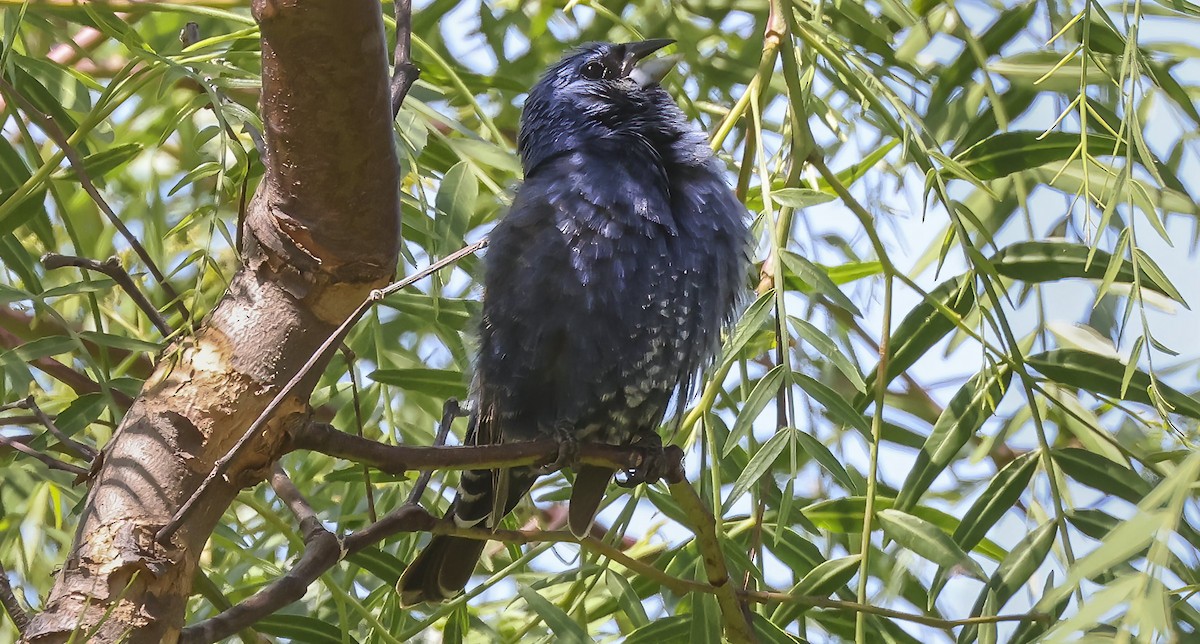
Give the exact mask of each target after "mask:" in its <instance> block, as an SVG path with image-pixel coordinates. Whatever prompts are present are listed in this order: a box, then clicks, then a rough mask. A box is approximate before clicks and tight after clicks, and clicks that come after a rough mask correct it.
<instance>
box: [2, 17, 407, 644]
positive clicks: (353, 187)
mask: <svg viewBox="0 0 1200 644" xmlns="http://www.w3.org/2000/svg"><path fill="white" fill-rule="evenodd" d="M253 10H254V15H255V18H256V19H257V20H258V21H259V24H260V27H261V31H262V42H263V94H262V109H263V119H264V124H265V136H266V143H267V155H266V165H267V173H266V177H265V179H264V180H263V182H262V184H261V185H260V186H259V188H258V191H257V192H256V194H255V198H254V200H253V201H252V203H251V206H250V210H249V212H248V214H247V218H246V229H245V231H244V232H245V241H244V243H243V248H242V249H241V252H242V258H243V267H242V269H241V270H240V271H239V272H238V273H237V275H236V276H235V277H234V279H233V281H232V283H231V285H230V288H229V290H228V291H227V292H226V293H225V295H224V297H223V298H222V299H221V301H220V303H219V304H218V305H217V306H216V308H215V309H214V310H213V311H212V313H211V314H210V315H209V317H208V319H207V320H206V321H205V323H204V324H203V325H202V327H201V328H200V329H199V330H198V331H197V333H196V334H195V335H194V336H192V337H190V338H186V339H183V340H181V341H179V342H176V343H175V344H173V345H172V346H171V347H169V348H168V349H167V350H166V351H165V352H164V354H163V355H162V357H161V358H160V360H159V362H158V364H157V366H156V368H155V371H154V373H153V375H151V377H150V378H149V379H148V380H147V381H146V384H145V386H144V387H143V389H142V392H141V394H140V395H139V396H138V398H137V400H136V401H134V404H133V406H132V407H131V408H130V409H129V412H128V413H127V414H126V416H125V418H124V419H123V420H122V421H121V424H120V427H119V428H118V430H117V432H116V433H115V435H114V436H113V439H112V441H111V442H109V444H108V445H107V446H105V448H104V450H103V452H102V454H101V457H100V458H101V459H102V462H101V463H99V464H98V467H97V468H96V469H95V471H96V472H97V474H96V477H95V480H94V481H93V484H92V488H91V490H90V492H89V494H88V497H87V501H86V504H85V506H84V510H83V514H82V516H81V517H80V521H79V526H78V529H77V532H76V535H75V543H74V545H73V548H72V550H71V552H70V554H69V555H68V557H67V561H66V563H65V564H64V566H63V568H62V571H61V572H60V574H59V577H58V579H57V581H56V584H55V586H54V589H53V591H52V592H51V595H50V597H49V599H48V601H47V604H46V610H45V611H43V612H42V613H40V614H39V615H37V616H36V617H35V618H34V620H33V622H32V623H31V624H30V628H29V630H28V631H27V632H26V634H25V636H26V639H27V640H28V641H31V642H65V641H66V640H67V639H68V638H70V637H71V635H72V633H73V632H76V631H77V630H79V631H80V633H81V634H83V633H88V634H89V637H88V638H86V639H87V641H92V642H111V641H129V642H155V643H157V642H174V641H176V640H177V639H178V637H179V630H180V628H181V627H182V626H183V620H184V610H185V607H186V604H187V599H188V596H189V595H190V594H191V583H192V578H193V575H194V572H195V569H196V565H197V560H198V558H199V556H200V554H201V551H202V549H203V547H204V544H205V542H206V541H207V540H208V538H209V535H210V534H211V532H212V530H213V528H214V527H215V526H216V523H217V521H219V520H220V518H221V515H222V514H223V513H224V511H225V509H226V508H227V507H228V505H229V503H230V502H231V501H232V500H233V498H234V496H235V495H236V494H237V492H238V490H239V489H241V488H242V487H245V486H250V485H255V484H257V483H259V482H260V481H262V480H263V478H265V476H266V475H267V474H268V473H269V471H270V467H271V464H272V463H274V461H275V460H276V459H277V458H278V457H279V455H280V454H281V452H282V450H283V449H284V437H285V434H286V432H287V430H288V428H289V427H293V426H295V425H296V424H298V423H304V422H307V421H308V418H309V415H310V409H309V407H308V403H307V397H308V395H309V394H310V393H311V390H312V387H313V385H314V384H315V381H316V378H317V375H318V374H319V373H320V370H319V369H318V370H314V373H313V375H312V376H311V377H310V378H309V380H308V382H305V383H303V384H302V386H301V387H299V388H298V389H297V390H296V394H295V396H294V397H293V398H292V399H291V400H289V401H286V402H285V404H284V405H283V407H281V408H280V410H279V411H278V413H277V414H276V415H275V416H274V418H273V419H272V420H271V421H270V422H269V423H267V425H266V426H265V428H264V430H263V432H262V435H261V436H259V437H258V438H257V439H256V440H255V442H254V443H253V444H252V446H251V449H249V450H247V451H246V453H245V454H244V455H243V456H242V457H241V458H240V459H239V460H238V461H237V462H235V463H234V465H233V467H232V468H231V470H230V473H229V476H228V477H227V478H226V480H225V481H223V482H222V483H221V484H219V485H216V486H214V488H213V489H211V490H210V492H209V494H207V495H206V496H205V497H204V502H203V503H202V504H201V507H199V508H198V510H197V511H196V512H195V514H193V515H192V516H191V517H190V519H189V520H188V522H187V523H186V524H184V525H183V527H182V528H181V529H180V530H179V531H178V532H177V533H176V534H175V537H174V539H173V541H172V543H171V544H170V546H169V547H162V546H159V545H157V544H155V542H154V535H155V533H156V532H157V531H158V529H159V528H161V527H162V526H163V525H165V524H166V523H167V522H168V521H169V520H170V519H171V517H172V516H173V515H174V514H175V512H176V511H177V510H178V508H179V506H180V505H181V504H182V503H183V502H184V501H185V500H186V499H187V498H188V497H189V496H190V495H191V493H192V492H193V491H194V490H195V489H196V487H197V485H198V484H199V483H200V481H201V480H203V478H204V477H205V475H207V474H208V472H209V471H211V469H212V466H213V463H214V462H215V461H216V460H217V459H218V458H220V457H221V456H223V455H224V454H225V453H226V452H227V451H228V450H229V448H230V447H231V446H232V445H233V443H234V442H236V441H237V439H238V438H239V437H240V436H241V435H242V433H243V432H244V431H245V430H246V428H247V427H249V426H250V424H251V423H252V422H253V421H254V420H255V419H256V418H257V416H258V415H259V413H260V412H261V411H262V410H263V409H264V408H265V407H266V405H267V404H268V403H269V402H270V400H271V399H272V397H273V396H274V395H275V393H276V392H278V391H279V389H280V388H281V387H282V386H283V385H284V384H285V383H287V382H288V381H289V380H290V379H291V378H292V377H293V376H294V375H295V374H296V373H297V371H298V370H299V369H300V367H301V366H302V365H303V364H304V363H305V361H306V360H308V358H309V356H311V355H312V354H313V352H314V351H315V350H316V348H317V347H318V346H319V345H320V344H321V342H322V341H323V340H324V339H325V338H326V337H327V336H328V335H329V333H330V332H331V331H332V330H333V328H334V327H336V326H337V325H338V324H339V323H340V322H341V321H342V320H343V319H345V317H346V316H347V315H348V314H349V313H350V312H351V311H352V310H353V309H354V308H355V307H356V306H357V305H358V304H359V303H360V302H361V301H362V300H363V299H364V298H365V297H366V296H367V294H368V293H369V292H370V291H371V289H374V288H377V287H379V286H381V285H383V284H385V283H387V282H388V281H389V280H390V279H391V277H392V275H393V273H394V271H395V266H396V260H397V254H398V250H399V243H400V240H399V230H400V219H399V213H400V209H399V193H398V181H399V166H398V163H397V158H396V153H395V149H394V147H393V137H392V123H391V121H392V119H391V108H390V98H389V88H388V75H387V61H386V50H385V41H384V32H383V22H382V17H381V8H380V5H379V2H378V0H353V1H351V0H304V1H303V2H300V1H298V0H291V1H280V0H256V1H255V2H254V5H253ZM76 641H81V640H80V638H79V636H78V635H77V636H76Z"/></svg>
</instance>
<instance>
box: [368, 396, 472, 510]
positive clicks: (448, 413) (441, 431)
mask: <svg viewBox="0 0 1200 644" xmlns="http://www.w3.org/2000/svg"><path fill="white" fill-rule="evenodd" d="M462 415H463V411H462V408H461V407H459V406H458V399H457V398H450V399H449V400H447V401H446V402H445V404H443V405H442V422H441V423H439V424H438V431H437V436H434V438H433V446H434V447H443V446H445V444H446V439H447V438H449V437H450V426H451V425H453V424H454V419H455V418H458V417H460V416H462ZM360 436H361V434H360ZM363 467H366V465H364V466H363ZM432 477H433V470H425V471H423V472H421V475H420V476H418V477H417V482H416V483H414V484H413V489H412V492H409V493H408V503H409V504H410V505H417V504H419V503H420V502H421V497H422V496H425V488H427V487H429V479H430V478H432Z"/></svg>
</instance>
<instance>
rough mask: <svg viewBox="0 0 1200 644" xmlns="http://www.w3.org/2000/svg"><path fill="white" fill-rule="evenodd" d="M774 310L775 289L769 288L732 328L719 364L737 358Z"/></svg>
mask: <svg viewBox="0 0 1200 644" xmlns="http://www.w3.org/2000/svg"><path fill="white" fill-rule="evenodd" d="M774 310H775V291H774V289H772V290H769V291H767V292H765V293H763V294H762V295H760V296H758V299H757V300H754V304H751V305H750V307H749V308H747V309H746V312H745V313H743V314H742V319H741V320H739V321H738V323H737V327H735V328H734V330H733V335H732V336H731V337H730V339H729V341H728V342H726V343H725V348H724V350H723V351H722V357H721V365H722V366H725V365H728V364H729V363H731V362H733V361H734V360H735V359H737V357H738V355H739V354H740V353H741V352H742V349H743V348H745V346H746V344H747V343H749V342H750V339H751V338H753V337H754V335H755V334H756V333H758V332H759V330H761V329H762V328H763V326H764V325H766V323H767V321H768V320H770V319H771V313H772V312H773V311H774Z"/></svg>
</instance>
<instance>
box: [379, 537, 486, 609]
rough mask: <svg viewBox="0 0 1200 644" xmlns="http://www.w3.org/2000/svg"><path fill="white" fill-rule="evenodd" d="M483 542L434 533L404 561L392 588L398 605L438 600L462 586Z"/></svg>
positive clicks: (477, 557) (454, 593) (465, 584)
mask: <svg viewBox="0 0 1200 644" xmlns="http://www.w3.org/2000/svg"><path fill="white" fill-rule="evenodd" d="M486 544H487V542H486V541H483V540H481V539H466V538H463V537H453V536H450V535H444V534H439V535H436V536H435V537H434V538H433V540H432V541H430V542H429V545H427V546H425V549H424V550H422V551H421V554H419V555H417V558H416V559H413V561H412V563H410V564H408V568H406V569H405V570H404V574H403V575H401V576H400V582H399V583H398V584H396V590H398V591H400V605H401V606H412V605H414V604H420V603H421V602H442V601H446V600H447V599H450V598H451V597H454V596H455V595H457V594H458V593H459V592H460V591H462V589H463V588H466V586H467V581H468V580H470V579H471V573H473V572H475V564H477V563H479V558H480V557H481V556H483V547H484V546H485V545H486Z"/></svg>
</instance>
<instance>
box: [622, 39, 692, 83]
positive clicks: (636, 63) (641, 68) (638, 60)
mask: <svg viewBox="0 0 1200 644" xmlns="http://www.w3.org/2000/svg"><path fill="white" fill-rule="evenodd" d="M672 44H675V41H674V40H671V39H670V38H656V39H654V40H643V41H641V42H629V43H625V60H624V61H623V64H622V67H623V68H624V69H623V70H622V71H624V72H625V75H627V76H628V77H629V78H630V79H632V80H633V82H635V83H637V84H638V85H639V86H641V87H643V88H645V87H650V86H651V85H657V84H658V83H659V81H661V80H662V79H663V78H664V77H665V76H666V75H667V74H668V73H670V71H671V70H672V69H673V68H674V67H675V63H678V62H679V59H680V57H679V56H664V57H662V58H652V59H650V60H646V61H644V62H642V61H643V59H644V58H646V56H649V55H650V54H653V53H654V52H656V51H658V50H660V49H662V48H663V47H666V46H667V45H672Z"/></svg>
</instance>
